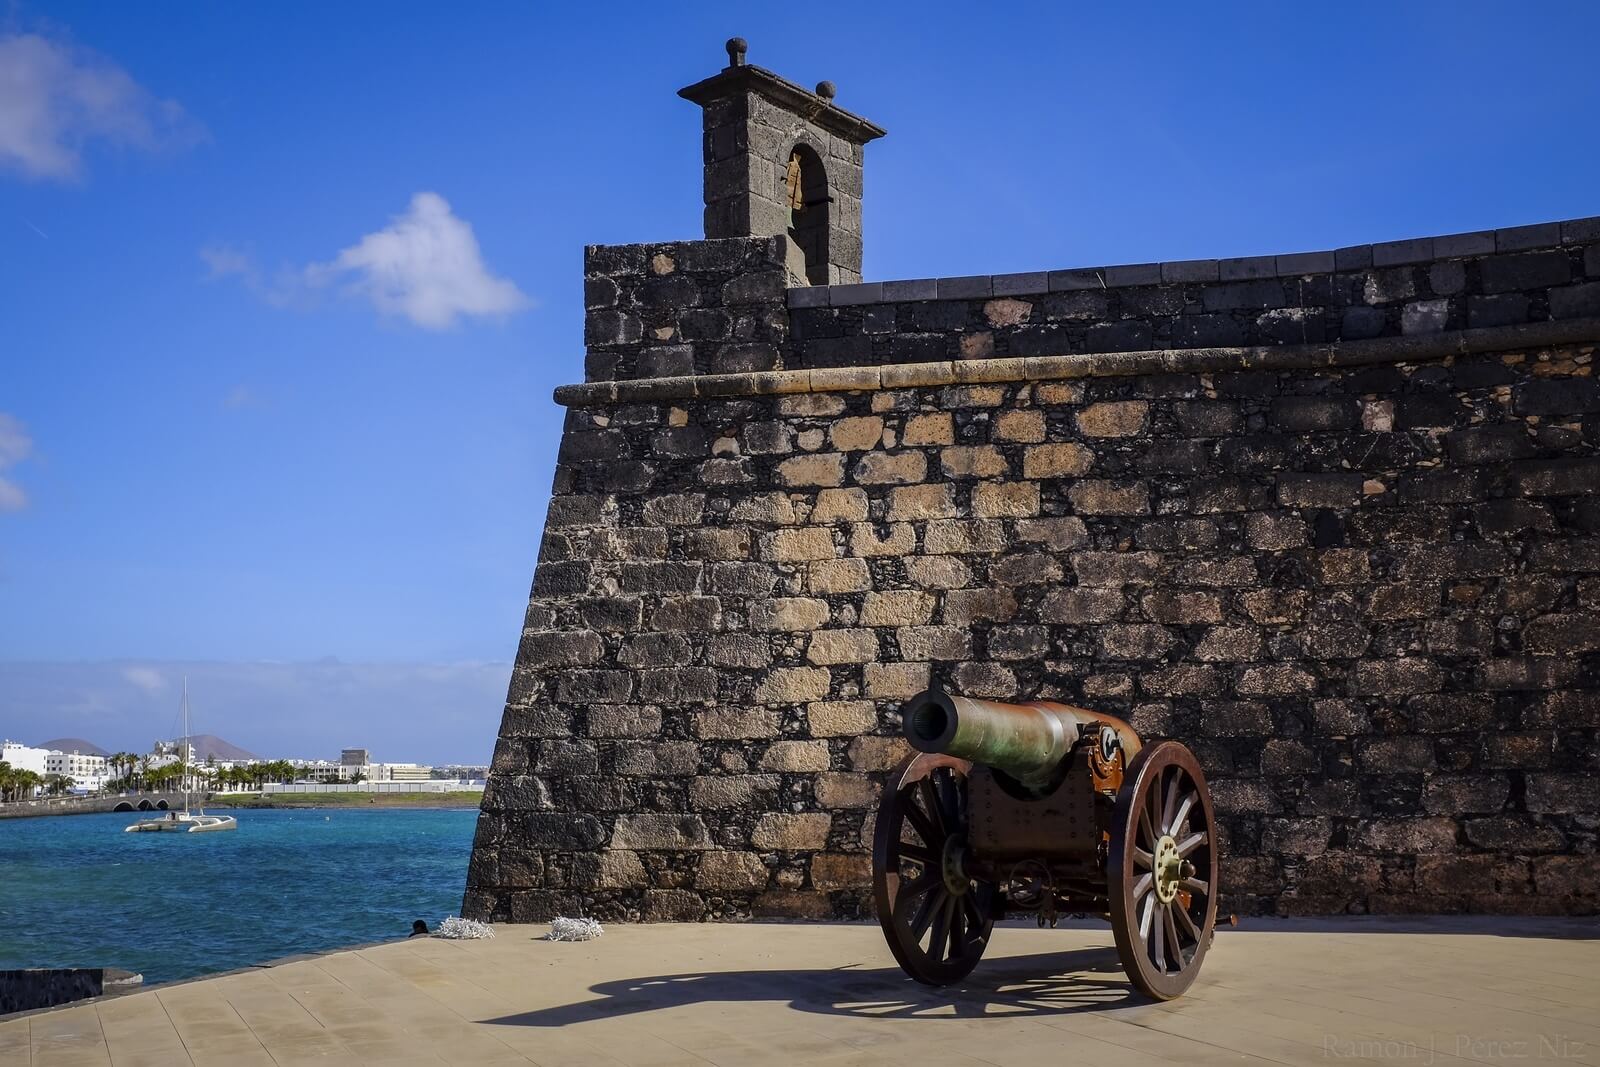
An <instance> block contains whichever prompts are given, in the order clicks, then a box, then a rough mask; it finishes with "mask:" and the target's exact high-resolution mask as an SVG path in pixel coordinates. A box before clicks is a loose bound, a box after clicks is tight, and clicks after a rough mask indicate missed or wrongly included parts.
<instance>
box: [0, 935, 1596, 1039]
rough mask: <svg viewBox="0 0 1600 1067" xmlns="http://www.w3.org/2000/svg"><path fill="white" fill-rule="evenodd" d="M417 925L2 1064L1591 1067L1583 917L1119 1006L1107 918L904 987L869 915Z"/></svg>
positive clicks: (21, 1032) (1384, 944)
mask: <svg viewBox="0 0 1600 1067" xmlns="http://www.w3.org/2000/svg"><path fill="white" fill-rule="evenodd" d="M543 933H544V928H543V927H536V926H502V927H500V928H499V929H498V936H497V937H496V938H495V939H493V940H488V941H475V942H447V941H440V940H436V939H421V938H418V939H412V940H408V941H400V942H394V943H391V944H384V945H378V946H369V947H366V948H359V949H352V950H348V951H343V952H336V953H331V954H328V955H324V956H318V957H311V958H302V959H296V960H293V961H288V962H285V963H282V964H279V965H276V966H266V967H261V968H255V969H251V970H248V971H243V972H238V973H235V974H229V975H221V976H217V977H214V978H209V979H200V980H196V981H192V982H186V983H179V984H174V985H170V986H165V987H154V988H151V989H148V990H144V991H141V992H139V993H133V994H128V995H125V996H122V997H117V998H106V999H102V1000H98V1001H90V1002H85V1003H81V1004H77V1005H71V1006H68V1007H64V1008H60V1009H56V1010H54V1011H48V1012H40V1013H35V1014H31V1015H26V1016H20V1017H16V1018H13V1019H7V1020H3V1021H0V1063H3V1064H4V1065H5V1067H11V1065H12V1064H17V1065H18V1067H52V1065H58V1064H59V1065H62V1067H79V1065H83V1064H106V1065H109V1067H155V1065H162V1067H167V1065H176V1067H204V1065H210V1064H227V1065H229V1067H241V1065H242V1067H252V1065H254V1064H262V1065H272V1067H290V1065H299V1064H311V1063H319V1064H326V1063H329V1062H339V1063H341V1064H368V1063H370V1064H387V1065H405V1064H418V1065H422V1064H426V1065H430V1067H432V1065H436V1064H441V1063H443V1064H451V1063H472V1064H480V1065H486V1067H496V1065H501V1064H539V1065H543V1067H557V1065H568V1064H570V1065H578V1064H582V1065H585V1067H588V1065H592V1064H598V1065H621V1064H626V1065H641V1067H678V1065H691V1064H692V1065H704V1064H713V1065H717V1067H740V1065H754V1067H772V1065H774V1064H782V1063H807V1064H828V1065H844V1064H858V1063H859V1064H868V1063H870V1064H874V1065H895V1064H906V1065H915V1067H936V1065H940V1064H964V1065H971V1064H988V1065H993V1067H1003V1065H1010V1064H1017V1065H1028V1067H1036V1065H1038V1064H1041V1063H1054V1062H1071V1063H1074V1064H1083V1065H1087V1067H1113V1065H1120V1064H1153V1065H1157V1067H1159V1065H1161V1064H1177V1063H1182V1064H1201V1065H1207V1064H1224V1063H1226V1064H1247V1065H1250V1064H1254V1065H1262V1064H1302V1063H1304V1064H1311V1063H1322V1064H1326V1063H1328V1062H1334V1061H1337V1062H1391V1061H1394V1060H1396V1059H1400V1060H1403V1061H1411V1062H1434V1063H1441V1064H1446V1065H1448V1067H1461V1065H1467V1064H1480V1063H1481V1064H1488V1063H1527V1062H1556V1061H1559V1062H1562V1063H1578V1064H1583V1063H1600V1022H1597V1021H1596V1019H1597V1013H1596V1012H1595V1011H1594V1010H1593V1009H1594V1008H1595V1007H1596V1006H1600V968H1597V967H1596V966H1595V964H1596V962H1597V961H1600V924H1596V923H1595V922H1593V921H1592V920H1591V921H1584V920H1558V919H1518V920H1495V919H1482V920H1472V921H1463V920H1444V919H1438V920H1428V919H1418V920H1408V921H1404V922H1386V921H1380V920H1360V919H1344V920H1326V921H1273V920H1254V921H1251V922H1249V923H1247V925H1246V926H1244V927H1243V928H1241V929H1238V930H1232V929H1224V930H1223V931H1222V932H1221V933H1220V934H1219V935H1218V939H1217V942H1216V945H1215V946H1214V947H1213V949H1212V952H1211V954H1210V955H1209V956H1208V958H1207V961H1206V965H1205V971H1204V973H1203V974H1202V976H1201V978H1200V980H1199V981H1198V982H1197V983H1196V984H1195V986H1194V987H1193V988H1192V989H1191V991H1190V993H1189V994H1188V995H1187V996H1185V997H1183V998H1182V999H1180V1000H1177V1001H1173V1002H1170V1003H1166V1004H1158V1003H1153V1002H1150V1001H1147V1000H1145V999H1143V998H1142V997H1140V996H1138V995H1137V994H1135V993H1134V992H1133V991H1132V989H1131V987H1130V986H1129V985H1128V983H1127V982H1126V980H1125V978H1124V977H1123V975H1122V972H1121V969H1120V967H1119V966H1118V963H1117V959H1116V954H1115V951H1114V949H1113V947H1112V941H1111V936H1110V931H1109V929H1108V928H1107V927H1106V926H1104V925H1103V924H1075V925H1072V926H1070V927H1068V928H1062V929H1058V930H1037V929H1033V928H1031V927H1027V926H1020V925H1018V926H1012V925H1005V926H1002V927H1000V928H998V929H997V930H996V932H995V935H994V939H993V942H992V944H991V947H990V952H989V956H988V958H986V959H985V960H984V961H983V963H982V964H980V966H979V969H978V970H977V971H976V972H974V974H973V976H972V977H971V978H970V979H969V980H968V981H967V982H965V983H963V984H961V985H960V986H957V987H955V988H952V989H948V990H933V989H927V988H925V987H922V986H918V985H916V984H915V983H913V982H911V981H909V980H908V979H906V978H905V977H904V976H903V975H901V974H900V972H899V970H898V969H897V968H895V967H894V966H893V964H892V962H891V961H890V959H889V956H888V953H887V950H886V949H885V947H884V945H883V942H882V939H881V936H880V934H879V931H878V930H877V928H876V926H872V925H866V924H838V925H803V924H792V925H789V924H749V925H700V924H661V925H654V926H622V927H612V928H609V929H608V930H607V933H606V935H605V936H604V937H603V938H601V939H599V940H597V941H591V942H582V943H577V944H566V943H552V942H547V941H543V940H540V939H539V938H540V937H541V935H542V934H543Z"/></svg>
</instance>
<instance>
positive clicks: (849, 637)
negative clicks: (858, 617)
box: [806, 629, 878, 665]
mask: <svg viewBox="0 0 1600 1067" xmlns="http://www.w3.org/2000/svg"><path fill="white" fill-rule="evenodd" d="M877 656H878V635H877V633H876V632H875V631H873V630H865V629H860V630H818V631H817V632H816V633H814V634H812V635H811V640H810V642H809V643H808V644H807V647H806V659H808V660H810V661H811V662H812V663H818V664H824V665H830V664H839V663H869V662H871V661H872V660H874V659H876V658H877Z"/></svg>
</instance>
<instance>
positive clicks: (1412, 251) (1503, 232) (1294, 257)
mask: <svg viewBox="0 0 1600 1067" xmlns="http://www.w3.org/2000/svg"><path fill="white" fill-rule="evenodd" d="M1594 242H1600V216H1592V217H1589V218H1583V219H1569V220H1567V221H1565V222H1541V223H1535V224H1534V225H1531V226H1511V227H1507V228H1505V229H1499V230H1479V231H1476V232H1474V233H1455V234H1448V235H1446V236H1443V237H1416V238H1411V239H1409V240H1405V241H1385V242H1384V243H1382V244H1371V245H1351V246H1349V247H1347V248H1339V249H1334V250H1331V251H1325V252H1295V253H1292V254H1289V255H1269V256H1244V257H1239V258H1236V259H1188V260H1179V261H1176V262H1171V263H1133V264H1125V265H1121V266H1112V267H1078V268H1073V269H1070V270H1051V271H1043V270H1041V271H1031V272H1027V273H1023V274H978V275H972V276H969V277H964V278H922V279H917V280H913V281H890V282H862V283H857V284H854V285H817V286H809V287H801V288H796V289H790V290H789V293H788V301H789V306H790V307H791V308H809V307H848V306H851V305H855V304H883V303H899V302H903V301H910V300H973V299H983V298H986V297H995V296H1030V295H1037V294H1040V293H1059V292H1066V291H1070V290H1074V289H1112V288H1117V287H1119V286H1128V285H1172V284H1180V283H1185V282H1234V281H1249V280H1251V279H1253V278H1301V277H1305V276H1307V275H1313V274H1332V273H1334V272H1335V271H1346V270H1368V269H1370V268H1374V267H1403V266H1408V265H1414V264H1418V263H1431V262H1434V261H1435V260H1441V259H1460V258H1463V257H1466V256H1482V255H1491V254H1494V253H1498V252H1529V251H1534V250H1536V249H1545V248H1562V247H1567V246H1571V245H1583V244H1590V243H1594Z"/></svg>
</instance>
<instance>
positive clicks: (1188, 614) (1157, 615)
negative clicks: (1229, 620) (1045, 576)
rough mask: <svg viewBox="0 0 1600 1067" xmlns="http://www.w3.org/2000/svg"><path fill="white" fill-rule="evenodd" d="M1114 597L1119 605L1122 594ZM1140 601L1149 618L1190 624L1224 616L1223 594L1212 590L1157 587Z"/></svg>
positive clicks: (1152, 620) (1208, 621) (1210, 621)
mask: <svg viewBox="0 0 1600 1067" xmlns="http://www.w3.org/2000/svg"><path fill="white" fill-rule="evenodd" d="M1063 592H1065V590H1063ZM1116 597H1117V603H1118V607H1119V608H1120V606H1121V600H1122V595H1121V594H1120V593H1118V594H1116ZM1139 604H1140V607H1142V608H1143V609H1144V614H1145V618H1147V619H1149V620H1150V621H1151V622H1158V623H1168V624H1176V625H1179V626H1193V625H1195V624H1197V623H1218V622H1221V621H1222V618H1223V607H1222V598H1221V597H1219V596H1217V595H1216V594H1215V593H1189V592H1180V591H1175V590H1160V591H1158V592H1154V593H1146V594H1145V595H1144V597H1143V598H1142V599H1141V600H1140V602H1139Z"/></svg>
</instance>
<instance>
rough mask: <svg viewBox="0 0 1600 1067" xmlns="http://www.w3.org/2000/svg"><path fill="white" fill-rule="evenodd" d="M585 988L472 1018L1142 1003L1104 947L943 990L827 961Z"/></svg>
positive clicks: (979, 1011)
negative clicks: (769, 1007) (724, 1006)
mask: <svg viewBox="0 0 1600 1067" xmlns="http://www.w3.org/2000/svg"><path fill="white" fill-rule="evenodd" d="M589 991H590V992H591V993H594V994H596V995H598V996H599V997H600V998H601V999H599V1000H585V1001H580V1002H577V1003H573V1004H562V1005H558V1006H556V1007H553V1008H542V1009H540V1010H538V1011H530V1012H522V1013H520V1014H517V1015H506V1016H502V1017H500V1018H498V1019H485V1020H482V1021H483V1022H487V1023H498V1024H501V1025H505V1026H566V1025H568V1024H570V1023H580V1022H587V1021H589V1020H592V1019H606V1018H615V1017H617V1016H620V1015H636V1014H639V1013H642V1012H649V1011H660V1010H663V1009H666V1008H677V1007H683V1006H686V1005H690V1004H707V1003H717V1002H748V1001H760V1000H768V1001H782V1002H784V1003H786V1004H788V1006H789V1007H791V1008H794V1009H796V1010H798V1011H808V1012H816V1013H819V1014H825V1015H853V1016H857V1017H861V1018H884V1019H893V1018H916V1019H927V1020H935V1019H970V1018H975V1017H979V1016H983V1017H990V1018H1005V1017H1013V1016H1014V1017H1018V1018H1027V1017H1033V1016H1041V1015H1070V1014H1075V1013H1078V1012H1086V1011H1102V1010H1104V1009H1107V1008H1121V1007H1127V1006H1128V1005H1130V1004H1138V1003H1145V999H1144V998H1143V997H1142V996H1140V995H1139V994H1138V993H1137V992H1135V991H1134V989H1133V987H1132V986H1130V985H1129V984H1128V980H1127V977H1126V976H1125V975H1124V974H1123V973H1122V967H1121V965H1120V964H1119V963H1118V962H1117V953H1116V950H1115V949H1112V948H1092V949H1073V950H1070V951H1066V952H1052V953H1045V954H1042V955H1037V956H1010V957H1005V958H1002V959H996V960H993V961H987V960H986V961H984V962H983V963H982V964H980V965H979V966H978V969H977V971H975V972H974V973H973V974H972V975H971V976H970V977H969V978H968V979H967V981H965V982H962V983H960V984H958V985H954V986H947V987H945V988H943V989H932V988H929V987H928V986H924V985H919V984H918V983H916V982H913V981H912V980H911V979H909V978H907V977H906V976H905V974H904V973H903V972H902V971H901V970H900V969H899V968H898V967H880V968H867V969H860V968H855V967H837V968H827V969H815V970H795V971H784V970H770V971H691V972H686V973H684V974H666V975H654V976H651V977H648V978H630V979H623V980H620V981H615V982H601V983H599V984H598V985H593V986H590V987H589Z"/></svg>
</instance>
